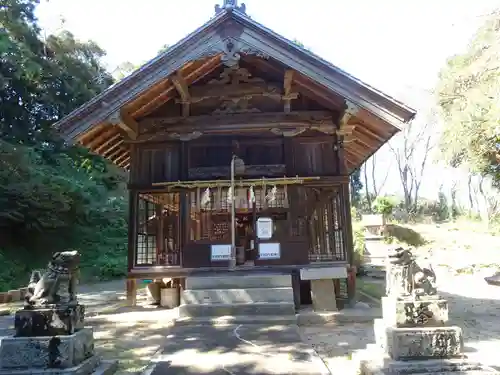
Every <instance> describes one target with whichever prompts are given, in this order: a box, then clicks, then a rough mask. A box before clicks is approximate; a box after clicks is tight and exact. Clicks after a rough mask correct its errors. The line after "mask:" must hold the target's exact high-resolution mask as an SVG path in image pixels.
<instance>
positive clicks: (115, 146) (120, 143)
mask: <svg viewBox="0 0 500 375" xmlns="http://www.w3.org/2000/svg"><path fill="white" fill-rule="evenodd" d="M124 142H125V140H124V139H120V140H119V141H118V142H116V143H114V144H112V145H111V146H109V147H108V148H107V149H106V150H105V151H104V152H102V153H100V154H99V155H103V156H105V157H107V156H106V155H109V154H110V153H111V151H113V150H115V149H116V148H118V147H120V146H121V145H123V143H124ZM121 147H123V146H121Z"/></svg>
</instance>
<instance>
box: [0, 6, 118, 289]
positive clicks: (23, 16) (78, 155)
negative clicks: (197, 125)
mask: <svg viewBox="0 0 500 375" xmlns="http://www.w3.org/2000/svg"><path fill="white" fill-rule="evenodd" d="M37 5H38V1H37V0H6V1H4V2H2V5H0V103H2V104H1V106H0V262H1V264H2V266H3V267H2V268H1V269H0V290H5V289H6V288H10V287H18V286H20V285H23V284H25V283H26V281H27V277H28V275H29V272H30V270H31V269H32V268H33V267H40V266H43V265H44V264H45V263H46V261H47V259H48V257H49V256H50V254H51V253H53V252H54V251H59V250H65V249H68V248H74V249H78V250H80V251H81V252H82V254H83V259H82V271H83V272H82V273H83V275H84V276H87V277H94V276H95V277H102V276H104V277H113V276H117V275H120V274H124V273H125V271H126V265H125V263H126V243H127V223H126V214H125V212H126V207H127V202H126V200H125V198H124V196H125V195H124V190H125V187H124V175H123V174H122V172H120V171H119V170H118V169H117V168H116V167H114V166H112V165H110V164H109V163H108V162H107V161H105V160H104V159H102V158H100V157H97V156H94V155H92V154H90V153H89V152H88V151H87V150H84V149H81V148H79V147H75V146H68V145H66V144H64V142H63V141H62V140H60V139H58V138H57V136H56V135H54V134H53V132H52V131H51V128H50V126H51V124H52V123H53V122H55V121H57V120H58V119H59V118H61V117H62V116H64V115H66V114H68V113H69V112H71V111H72V110H73V109H75V108H76V107H78V106H80V105H81V104H83V103H85V102H86V101H88V100H90V99H91V98H92V97H94V96H95V95H96V94H98V93H99V92H101V91H102V90H103V89H105V88H106V87H108V86H109V85H110V84H111V83H112V82H113V80H112V78H111V76H110V75H109V74H108V73H106V72H105V69H104V68H103V67H102V65H101V63H100V59H101V57H102V56H103V55H104V52H103V51H102V49H100V48H99V46H97V45H96V44H95V43H92V42H88V43H83V42H80V41H78V40H76V39H75V38H74V37H73V35H71V34H70V33H69V32H63V33H61V34H60V35H57V36H55V35H52V36H49V37H48V38H46V39H45V40H44V39H42V38H41V37H40V35H39V28H38V25H37V20H36V18H35V16H34V10H35V8H36V6H37Z"/></svg>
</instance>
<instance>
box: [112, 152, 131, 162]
mask: <svg viewBox="0 0 500 375" xmlns="http://www.w3.org/2000/svg"><path fill="white" fill-rule="evenodd" d="M127 157H130V154H129V152H128V150H124V152H123V153H122V154H121V155H120V156H118V157H117V158H116V159H114V160H113V163H114V164H116V165H120V163H121V162H123V161H124V160H126V158H127Z"/></svg>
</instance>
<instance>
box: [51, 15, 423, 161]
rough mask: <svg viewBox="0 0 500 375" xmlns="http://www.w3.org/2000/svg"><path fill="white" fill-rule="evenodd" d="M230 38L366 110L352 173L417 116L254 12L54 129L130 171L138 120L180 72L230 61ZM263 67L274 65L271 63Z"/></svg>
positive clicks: (208, 31) (169, 90) (186, 46)
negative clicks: (130, 141)
mask: <svg viewBox="0 0 500 375" xmlns="http://www.w3.org/2000/svg"><path fill="white" fill-rule="evenodd" d="M228 39H230V40H231V41H233V43H235V44H237V45H240V46H244V47H246V48H247V49H251V50H253V51H259V52H260V53H262V54H264V55H266V56H268V57H269V58H270V60H276V61H278V62H280V63H281V64H283V65H284V66H286V67H288V68H290V69H293V70H294V71H295V72H297V74H296V78H295V82H294V84H296V85H297V86H299V89H301V90H302V91H303V92H304V93H306V94H307V95H308V96H309V95H310V96H314V98H315V100H316V101H318V102H319V103H321V104H323V105H325V107H327V108H328V107H331V108H337V109H338V105H339V102H341V101H339V99H343V100H344V101H346V102H349V103H353V104H354V105H356V106H357V107H359V108H360V110H359V111H358V113H357V114H356V116H354V117H353V118H351V120H350V123H352V124H354V125H356V128H355V131H354V132H353V137H354V138H355V141H352V140H351V141H350V142H348V143H346V151H347V152H346V154H347V157H348V159H349V161H348V163H349V164H350V166H349V169H350V170H352V169H353V168H356V167H358V166H359V165H360V164H361V163H362V162H363V161H364V160H366V159H367V158H368V157H369V156H370V155H371V154H372V153H373V152H375V151H376V150H377V149H378V148H379V147H380V146H382V145H383V144H384V143H385V142H387V140H388V139H389V138H390V137H391V136H392V135H394V134H395V133H396V132H397V131H399V129H400V128H401V126H402V125H403V124H404V123H406V122H408V121H410V120H411V119H412V118H413V117H414V116H415V111H414V110H413V109H411V108H409V107H407V106H405V105H404V104H402V103H400V102H398V101H397V100H395V99H394V98H392V97H390V96H388V95H385V94H383V93H382V92H380V91H378V90H376V89H374V88H373V87H371V86H369V85H368V84H366V83H364V82H362V81H360V80H358V79H356V78H355V77H353V76H351V75H349V74H348V73H346V72H344V71H343V70H341V69H339V68H337V67H336V66H334V65H332V64H330V63H329V62H327V61H325V60H323V59H321V58H320V57H318V56H316V55H314V54H313V53H311V52H310V51H307V50H305V49H304V48H301V47H299V46H297V45H296V44H295V43H293V42H291V41H289V40H287V39H285V38H283V37H281V36H280V35H278V34H276V33H275V32H273V31H272V30H270V29H268V28H266V27H264V26H262V25H261V24H259V23H257V22H255V21H254V20H252V19H251V18H249V17H247V16H246V15H244V14H242V13H240V12H238V11H223V12H221V13H219V14H217V15H216V16H214V17H213V18H212V19H210V20H209V21H208V22H207V23H205V24H204V25H203V26H202V27H200V28H198V29H197V30H195V31H194V32H193V33H191V34H189V35H188V36H187V37H186V38H184V39H182V40H181V41H179V42H178V43H177V44H175V45H174V46H172V47H171V48H169V49H168V50H167V51H165V52H164V53H162V54H160V55H159V56H158V57H156V58H154V59H153V60H151V61H150V62H148V63H147V64H145V65H144V66H143V67H141V68H140V69H138V70H137V71H135V72H134V73H132V74H131V75H130V76H128V77H126V78H124V79H123V80H121V81H120V82H118V83H116V84H114V85H113V86H111V87H109V88H108V89H107V90H105V91H104V92H102V93H101V94H99V95H97V96H96V97H95V98H94V99H92V100H90V101H89V102H88V103H86V104H84V105H83V106H81V107H80V108H78V109H76V110H75V111H73V112H72V113H70V114H69V115H67V116H66V117H64V118H63V119H61V120H60V121H58V122H57V123H55V124H54V127H55V128H56V129H57V130H58V131H59V132H60V133H61V134H62V136H63V137H64V138H65V139H66V140H67V141H68V142H75V141H77V142H79V143H81V144H82V145H84V146H86V147H89V148H90V149H91V150H92V151H94V152H96V153H98V154H100V155H104V156H105V157H107V158H108V159H110V160H111V161H112V162H114V163H115V164H117V165H118V166H121V167H124V168H128V165H129V161H130V155H129V150H128V144H127V142H125V141H126V140H128V139H130V138H131V137H133V134H134V127H135V128H136V127H137V123H136V122H135V121H136V120H137V119H139V118H141V117H143V116H145V115H147V114H148V113H151V111H153V110H155V109H157V108H159V107H160V106H161V105H163V104H164V103H165V102H166V101H168V100H170V99H171V98H173V97H175V96H177V92H176V88H175V85H174V83H173V82H172V76H173V75H174V74H180V75H181V76H182V77H184V79H185V81H186V84H188V85H190V84H192V83H194V82H196V81H198V80H200V79H202V78H203V77H204V76H206V75H207V74H210V73H211V72H212V71H213V70H214V69H216V68H217V67H218V66H219V65H220V64H221V63H222V61H221V56H222V55H223V53H224V52H225V50H226V49H225V47H226V43H227V40H228ZM252 58H253V59H256V60H261V59H259V58H257V57H253V56H252ZM261 64H264V65H265V64H267V65H271V64H270V63H269V62H265V61H264V60H262V61H261ZM116 114H118V118H119V121H117V120H116ZM113 119H114V120H113ZM124 119H126V120H124ZM356 134H358V138H359V139H358V138H356ZM353 142H354V143H353ZM117 144H118V145H117ZM357 146H361V147H362V148H363V147H364V152H362V153H361V154H360V153H359V151H358V152H356V151H355V149H356V148H357ZM349 148H351V149H349Z"/></svg>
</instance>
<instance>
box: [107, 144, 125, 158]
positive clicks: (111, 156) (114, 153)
mask: <svg viewBox="0 0 500 375" xmlns="http://www.w3.org/2000/svg"><path fill="white" fill-rule="evenodd" d="M124 151H126V149H125V148H123V147H119V148H118V149H117V150H115V152H113V153H111V154H109V155H106V158H108V159H110V160H114V159H115V158H116V157H118V155H120V154H121V153H122V152H124Z"/></svg>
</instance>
